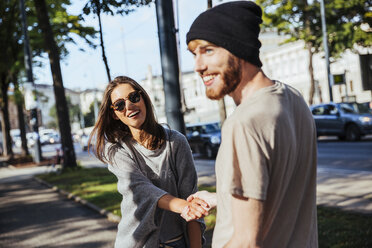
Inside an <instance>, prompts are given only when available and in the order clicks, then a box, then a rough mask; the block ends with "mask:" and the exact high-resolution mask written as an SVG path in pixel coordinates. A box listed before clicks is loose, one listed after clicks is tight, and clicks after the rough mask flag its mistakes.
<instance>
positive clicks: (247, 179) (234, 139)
mask: <svg viewBox="0 0 372 248" xmlns="http://www.w3.org/2000/svg"><path fill="white" fill-rule="evenodd" d="M222 142H224V143H225V144H224V146H223V151H222V153H223V155H224V156H226V159H227V160H225V162H227V163H228V164H226V166H231V165H232V173H231V177H232V178H231V182H230V192H231V194H236V195H239V196H243V197H246V198H253V199H257V200H265V199H266V193H267V188H268V184H269V169H268V168H269V165H268V159H267V158H268V156H267V154H268V147H269V146H268V144H267V141H265V138H264V137H263V136H262V135H261V132H260V131H259V129H257V127H256V128H254V127H252V126H250V125H249V124H248V125H247V124H242V123H239V122H234V123H232V124H230V125H229V126H227V128H224V130H223V137H222Z"/></svg>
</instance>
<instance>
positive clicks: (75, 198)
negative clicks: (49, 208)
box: [33, 177, 121, 223]
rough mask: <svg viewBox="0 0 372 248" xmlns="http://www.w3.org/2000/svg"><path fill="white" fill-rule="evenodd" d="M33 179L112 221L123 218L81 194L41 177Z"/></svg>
mask: <svg viewBox="0 0 372 248" xmlns="http://www.w3.org/2000/svg"><path fill="white" fill-rule="evenodd" d="M33 179H34V180H35V181H37V182H39V183H40V184H42V185H44V186H46V187H48V188H51V189H52V190H53V191H55V192H57V193H59V194H61V195H63V196H64V197H66V198H68V199H71V200H73V201H75V202H78V203H80V204H82V205H84V206H86V207H88V208H90V209H92V210H94V211H96V212H98V213H99V214H101V215H103V216H105V217H106V218H107V219H108V220H109V221H111V222H115V223H119V222H120V220H121V217H120V216H118V215H116V214H113V213H111V212H110V211H107V210H105V209H102V208H100V207H98V206H96V205H94V204H93V203H90V202H88V201H87V200H84V199H82V198H81V197H79V196H76V195H74V194H71V193H69V192H67V191H64V190H62V189H59V188H58V187H57V186H54V185H52V184H49V183H47V182H45V181H44V180H42V179H40V178H37V177H33Z"/></svg>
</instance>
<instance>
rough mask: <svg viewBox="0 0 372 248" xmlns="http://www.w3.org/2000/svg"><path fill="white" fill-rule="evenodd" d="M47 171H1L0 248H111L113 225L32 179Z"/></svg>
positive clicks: (41, 168)
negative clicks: (34, 175)
mask: <svg viewBox="0 0 372 248" xmlns="http://www.w3.org/2000/svg"><path fill="white" fill-rule="evenodd" d="M49 170H50V168H48V167H46V166H43V167H34V168H25V169H9V168H0V247H4V248H13V247H17V248H23V247H25V248H26V247H27V248H29V247H87V248H88V247H113V246H114V240H115V236H116V226H117V224H116V223H113V222H110V221H108V220H107V219H106V218H104V217H102V216H101V215H100V214H98V213H97V212H95V211H93V210H91V209H89V208H87V207H85V206H83V205H81V204H79V203H76V202H74V201H71V200H69V199H67V198H66V197H63V196H61V195H59V194H58V193H56V192H55V191H54V190H52V189H50V188H47V187H45V186H43V185H41V184H40V183H38V182H37V181H36V180H34V179H32V174H39V173H42V172H46V171H49Z"/></svg>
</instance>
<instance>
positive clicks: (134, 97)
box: [111, 91, 141, 111]
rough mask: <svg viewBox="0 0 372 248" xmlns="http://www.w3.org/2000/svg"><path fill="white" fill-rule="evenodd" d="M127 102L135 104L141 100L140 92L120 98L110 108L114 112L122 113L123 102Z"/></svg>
mask: <svg viewBox="0 0 372 248" xmlns="http://www.w3.org/2000/svg"><path fill="white" fill-rule="evenodd" d="M126 100H129V101H130V102H131V103H137V102H139V101H140V100H141V91H133V92H131V93H129V95H128V97H127V98H120V99H118V100H116V101H115V102H114V103H113V104H112V105H111V108H112V109H114V110H115V111H123V110H124V108H125V101H126Z"/></svg>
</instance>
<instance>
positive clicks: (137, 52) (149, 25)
mask: <svg viewBox="0 0 372 248" xmlns="http://www.w3.org/2000/svg"><path fill="white" fill-rule="evenodd" d="M71 2H72V5H71V6H69V7H68V9H67V11H68V12H69V13H70V14H79V13H81V11H82V8H83V6H84V3H85V2H86V1H79V0H72V1H71ZM215 2H216V1H215ZM206 9H207V0H178V20H179V31H180V32H179V34H180V47H179V54H180V67H181V70H182V71H184V72H185V71H192V70H193V56H192V54H191V53H190V52H189V51H187V46H186V41H185V40H186V33H187V31H188V30H189V28H190V26H191V24H192V22H193V21H194V20H195V18H196V17H197V16H198V15H199V14H200V13H201V12H203V11H204V10H206ZM85 25H89V26H93V27H95V28H96V30H98V19H97V18H93V16H88V17H87V18H86V20H85ZM102 25H103V39H104V42H105V50H106V56H107V59H108V63H109V67H110V70H111V78H114V77H116V76H119V75H126V76H129V77H132V78H133V79H135V80H136V81H141V80H142V79H145V78H146V75H147V73H148V70H149V69H148V68H149V65H151V67H152V73H153V75H161V63H160V52H159V38H158V29H157V22H156V12H155V4H154V3H152V4H151V5H150V6H149V7H148V6H144V7H140V8H138V9H137V10H136V11H135V12H132V13H130V14H129V15H124V16H121V15H115V16H110V15H103V16H102ZM98 37H99V36H97V39H96V40H95V42H96V44H99V39H98ZM81 48H84V49H85V52H83V51H81V50H80V49H81ZM67 49H68V50H69V55H68V57H66V58H64V59H63V60H62V61H61V70H62V77H63V84H64V87H65V88H69V89H75V90H78V89H80V90H85V89H91V88H104V87H105V85H106V83H107V82H108V79H107V75H106V70H105V66H104V63H103V60H102V52H101V47H100V46H97V48H96V49H93V48H90V47H89V46H88V45H86V43H85V42H84V41H83V40H79V39H78V43H77V45H75V44H68V45H67ZM43 61H44V62H45V63H44V64H45V66H43V67H41V68H36V67H34V68H33V70H34V77H35V83H38V84H53V81H52V76H51V71H50V66H49V61H48V60H47V59H45V60H43Z"/></svg>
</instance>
